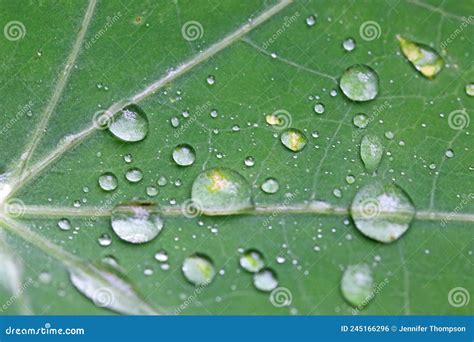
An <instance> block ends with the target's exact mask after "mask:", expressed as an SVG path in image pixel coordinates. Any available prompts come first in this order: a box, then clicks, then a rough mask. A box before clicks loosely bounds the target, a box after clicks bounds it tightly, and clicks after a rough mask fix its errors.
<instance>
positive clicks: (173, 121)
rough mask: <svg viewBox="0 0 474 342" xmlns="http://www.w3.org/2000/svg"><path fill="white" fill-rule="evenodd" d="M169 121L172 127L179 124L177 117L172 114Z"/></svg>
mask: <svg viewBox="0 0 474 342" xmlns="http://www.w3.org/2000/svg"><path fill="white" fill-rule="evenodd" d="M170 122H171V126H172V127H174V128H176V127H178V126H179V118H178V117H176V116H173V117H172V118H171V120H170Z"/></svg>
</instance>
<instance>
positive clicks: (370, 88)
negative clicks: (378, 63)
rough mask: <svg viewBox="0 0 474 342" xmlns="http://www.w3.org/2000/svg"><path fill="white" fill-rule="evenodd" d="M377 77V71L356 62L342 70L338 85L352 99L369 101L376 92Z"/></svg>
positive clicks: (377, 86) (373, 97)
mask: <svg viewBox="0 0 474 342" xmlns="http://www.w3.org/2000/svg"><path fill="white" fill-rule="evenodd" d="M378 83H379V79H378V76H377V73H376V72H375V71H374V70H373V69H372V68H370V67H368V66H367V65H362V64H356V65H353V66H351V67H349V68H347V69H346V71H344V73H343V74H342V76H341V79H340V81H339V87H340V88H341V90H342V92H343V93H344V95H346V96H347V97H348V98H349V99H351V100H352V101H358V102H363V101H370V100H373V99H375V97H376V96H377V94H378V88H379V85H378Z"/></svg>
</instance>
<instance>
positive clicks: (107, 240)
mask: <svg viewBox="0 0 474 342" xmlns="http://www.w3.org/2000/svg"><path fill="white" fill-rule="evenodd" d="M97 242H98V243H99V245H101V246H102V247H107V246H110V244H111V243H112V237H111V236H110V235H109V234H107V233H104V234H102V235H101V236H99V238H98V239H97Z"/></svg>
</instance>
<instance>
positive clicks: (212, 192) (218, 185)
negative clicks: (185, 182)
mask: <svg viewBox="0 0 474 342" xmlns="http://www.w3.org/2000/svg"><path fill="white" fill-rule="evenodd" d="M191 198H192V200H193V202H194V203H196V205H197V206H198V207H199V209H200V210H201V211H202V213H204V214H206V215H227V214H235V213H238V212H241V211H245V210H246V209H250V208H253V206H254V204H253V198H252V188H251V186H250V184H249V183H248V182H247V180H246V179H245V178H244V177H243V176H242V175H241V174H240V173H238V172H236V171H234V170H232V169H228V168H221V167H214V168H211V169H207V170H204V171H203V172H201V173H200V174H199V175H198V176H197V177H196V178H195V180H194V182H193V186H192V190H191Z"/></svg>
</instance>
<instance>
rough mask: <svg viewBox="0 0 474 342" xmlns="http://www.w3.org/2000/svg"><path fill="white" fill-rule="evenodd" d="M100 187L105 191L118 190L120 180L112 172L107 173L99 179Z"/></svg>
mask: <svg viewBox="0 0 474 342" xmlns="http://www.w3.org/2000/svg"><path fill="white" fill-rule="evenodd" d="M99 186H100V188H101V189H102V190H104V191H113V190H115V189H117V186H118V180H117V177H116V176H115V175H114V174H113V173H112V172H105V173H103V174H102V175H101V176H100V177H99Z"/></svg>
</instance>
